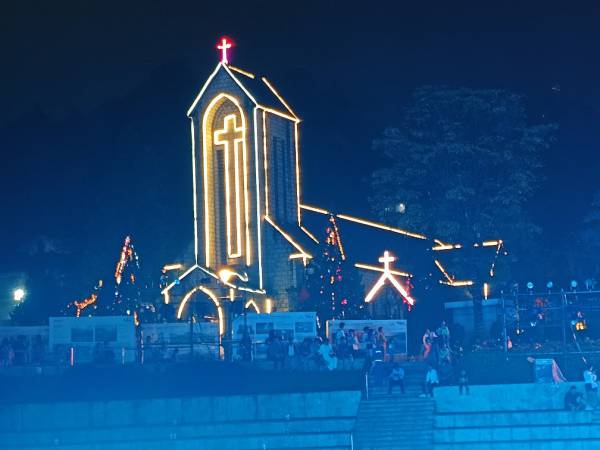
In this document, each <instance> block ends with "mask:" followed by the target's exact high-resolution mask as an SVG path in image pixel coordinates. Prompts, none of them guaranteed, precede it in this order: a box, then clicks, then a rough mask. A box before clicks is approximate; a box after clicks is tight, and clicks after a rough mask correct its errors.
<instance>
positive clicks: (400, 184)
mask: <svg viewBox="0 0 600 450" xmlns="http://www.w3.org/2000/svg"><path fill="white" fill-rule="evenodd" d="M555 130H556V125H554V124H538V125H531V124H529V123H528V121H527V116H526V113H525V106H524V102H523V98H522V97H521V96H519V95H517V94H514V93H511V92H508V91H504V90H474V89H467V88H449V87H444V86H441V87H439V86H438V87H431V86H428V87H422V88H419V89H417V90H416V91H415V93H414V95H413V97H412V102H411V103H410V105H409V106H408V107H406V108H405V109H404V111H403V114H402V115H401V117H400V120H399V123H398V126H397V127H395V128H391V127H390V128H387V129H386V130H385V131H384V133H383V135H382V136H381V137H380V138H378V139H376V140H375V141H374V144H373V146H374V149H375V150H379V151H382V152H383V155H384V157H385V159H386V160H387V164H386V166H385V167H384V168H381V169H379V170H376V171H375V172H374V173H373V174H372V177H371V188H372V194H371V196H370V199H369V200H370V203H371V207H372V208H373V210H374V212H375V213H376V214H377V215H378V216H379V218H380V219H382V220H384V221H386V222H388V223H394V224H395V225H398V226H401V227H404V228H408V229H414V230H418V231H420V232H424V233H425V234H427V235H428V236H430V237H435V238H438V239H440V240H443V241H445V242H449V243H457V242H460V243H467V244H470V243H475V242H480V241H481V240H482V239H494V238H501V239H503V240H504V241H505V242H506V243H507V245H508V247H509V248H510V250H511V252H512V254H513V255H515V254H517V255H522V254H523V252H522V250H523V248H526V245H527V242H528V241H531V240H532V237H533V236H534V235H536V234H537V233H539V231H540V230H539V228H538V227H537V226H535V225H534V224H533V223H532V222H531V221H530V220H529V218H528V217H527V214H526V203H527V201H528V200H529V199H530V198H531V196H532V195H533V193H534V192H535V190H536V189H537V188H538V186H539V185H540V182H541V180H542V179H543V177H542V176H541V174H540V168H541V162H540V152H541V151H542V150H544V149H546V148H548V147H549V145H550V144H551V142H552V139H553V135H554V131H555Z"/></svg>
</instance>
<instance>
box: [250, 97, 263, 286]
mask: <svg viewBox="0 0 600 450" xmlns="http://www.w3.org/2000/svg"><path fill="white" fill-rule="evenodd" d="M257 111H258V108H256V107H254V111H253V113H252V114H253V118H254V175H255V178H256V233H257V238H258V245H257V246H258V287H259V288H260V289H262V288H263V268H262V230H261V222H262V220H261V215H262V214H261V208H260V201H261V198H260V175H259V172H258V161H259V159H258V123H257V114H256V113H257Z"/></svg>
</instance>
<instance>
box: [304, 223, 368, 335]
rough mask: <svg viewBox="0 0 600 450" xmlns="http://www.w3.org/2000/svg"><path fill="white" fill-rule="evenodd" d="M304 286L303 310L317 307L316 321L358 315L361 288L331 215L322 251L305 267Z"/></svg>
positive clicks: (360, 310) (360, 315)
mask: <svg viewBox="0 0 600 450" xmlns="http://www.w3.org/2000/svg"><path fill="white" fill-rule="evenodd" d="M306 274H307V276H306V283H305V288H304V289H303V290H302V291H301V293H300V296H299V297H300V305H301V309H303V310H304V311H316V313H317V319H318V322H319V323H318V325H319V327H320V328H323V327H324V326H325V322H326V321H327V320H330V319H354V318H361V317H362V313H363V289H362V286H361V284H360V281H359V279H358V275H357V273H356V270H355V269H354V267H353V266H352V264H351V263H350V262H349V261H348V260H347V258H346V255H345V253H344V247H343V244H342V241H341V239H340V232H339V228H338V225H337V222H336V220H335V217H334V216H330V217H329V223H328V226H327V228H326V230H325V239H323V240H322V241H321V251H320V252H319V254H317V255H315V257H314V258H313V260H312V261H311V262H310V265H309V267H308V269H307V271H306Z"/></svg>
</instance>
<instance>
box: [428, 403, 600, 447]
mask: <svg viewBox="0 0 600 450" xmlns="http://www.w3.org/2000/svg"><path fill="white" fill-rule="evenodd" d="M434 441H435V450H478V449H481V448H486V449H490V450H511V449H520V448H526V449H529V450H545V449H552V450H559V449H560V450H563V449H564V450H574V449H582V450H583V449H584V448H587V449H591V448H599V447H600V426H598V424H594V423H593V413H592V412H591V411H579V412H570V411H490V412H480V413H451V414H447V413H446V414H438V415H437V416H436V418H435V433H434Z"/></svg>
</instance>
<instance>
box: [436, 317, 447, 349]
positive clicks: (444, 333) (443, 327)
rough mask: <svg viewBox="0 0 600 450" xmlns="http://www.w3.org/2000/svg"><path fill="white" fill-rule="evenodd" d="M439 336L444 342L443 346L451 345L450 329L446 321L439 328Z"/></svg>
mask: <svg viewBox="0 0 600 450" xmlns="http://www.w3.org/2000/svg"><path fill="white" fill-rule="evenodd" d="M437 335H438V337H439V338H440V339H441V340H442V344H445V345H449V344H450V329H449V328H448V325H447V324H446V321H445V320H442V323H441V324H440V326H439V327H438V329H437Z"/></svg>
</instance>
